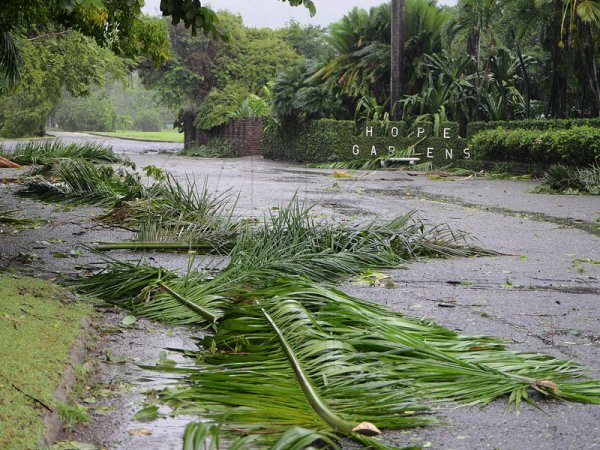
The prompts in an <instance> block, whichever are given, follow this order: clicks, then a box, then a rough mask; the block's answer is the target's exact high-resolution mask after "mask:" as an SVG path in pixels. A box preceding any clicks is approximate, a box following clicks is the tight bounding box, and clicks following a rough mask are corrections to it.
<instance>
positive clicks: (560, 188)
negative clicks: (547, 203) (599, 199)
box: [533, 164, 600, 195]
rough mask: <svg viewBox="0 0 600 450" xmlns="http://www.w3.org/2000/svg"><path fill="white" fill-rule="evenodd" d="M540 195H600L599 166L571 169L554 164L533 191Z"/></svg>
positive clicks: (570, 167)
mask: <svg viewBox="0 0 600 450" xmlns="http://www.w3.org/2000/svg"><path fill="white" fill-rule="evenodd" d="M533 191H534V192H541V193H544V192H546V193H556V194H587V195H600V166H599V165H592V166H590V167H572V166H565V165H562V164H554V165H552V166H550V167H549V168H548V170H547V171H546V172H545V173H544V176H543V178H542V184H541V186H539V187H538V188H536V189H534V190H533Z"/></svg>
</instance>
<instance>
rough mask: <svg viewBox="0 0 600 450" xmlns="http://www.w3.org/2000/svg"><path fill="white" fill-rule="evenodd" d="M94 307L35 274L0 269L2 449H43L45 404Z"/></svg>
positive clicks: (51, 404) (51, 397) (50, 400)
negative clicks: (82, 323) (74, 299)
mask: <svg viewBox="0 0 600 450" xmlns="http://www.w3.org/2000/svg"><path fill="white" fill-rule="evenodd" d="M92 312H93V309H92V307H91V305H89V304H85V303H82V302H77V301H72V300H68V298H67V296H66V295H65V291H64V290H63V289H62V288H60V287H58V286H56V285H53V284H51V283H49V282H46V281H43V280H39V279H37V278H28V277H19V276H13V275H9V274H1V273H0V343H2V345H0V361H1V364H0V448H2V449H7V450H8V449H15V450H17V449H27V448H40V443H41V442H42V439H43V437H44V434H45V432H46V425H45V423H44V421H43V420H42V415H43V414H44V413H45V412H47V410H46V409H45V407H44V406H43V405H42V403H43V404H44V405H47V406H48V407H49V408H52V409H53V410H57V409H58V405H57V402H56V400H55V398H54V392H55V391H56V389H57V387H58V386H59V385H60V384H61V383H62V382H63V373H64V371H65V368H66V367H68V366H69V364H70V354H71V348H72V347H73V344H74V342H75V341H76V340H77V339H78V337H79V336H80V335H81V334H82V327H81V321H82V319H83V318H86V317H90V315H91V314H92Z"/></svg>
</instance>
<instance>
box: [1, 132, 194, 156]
mask: <svg viewBox="0 0 600 450" xmlns="http://www.w3.org/2000/svg"><path fill="white" fill-rule="evenodd" d="M50 136H56V138H58V139H59V140H61V141H64V142H102V143H104V144H106V145H107V146H110V147H112V149H113V150H114V151H115V152H117V153H158V152H161V153H165V152H166V153H176V152H178V151H180V150H183V143H181V142H150V141H135V140H132V139H119V138H113V137H105V136H94V135H92V134H86V133H72V132H66V131H53V132H52V133H50ZM23 142H26V141H1V142H0V146H2V147H3V148H4V149H5V150H10V149H12V148H13V147H14V146H15V145H16V144H19V143H23Z"/></svg>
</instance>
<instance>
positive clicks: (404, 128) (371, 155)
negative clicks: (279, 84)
mask: <svg viewBox="0 0 600 450" xmlns="http://www.w3.org/2000/svg"><path fill="white" fill-rule="evenodd" d="M371 127H372V128H371ZM419 128H420V129H421V130H419ZM367 129H369V130H371V129H372V133H371V132H369V133H368V134H369V135H367ZM444 129H446V130H447V131H446V134H447V135H448V136H450V137H449V138H444V137H443V134H444ZM419 133H420V135H419V136H417V135H418V134H419ZM390 146H393V147H394V148H395V150H396V151H400V150H404V149H407V148H409V147H413V146H414V148H415V153H417V154H420V157H421V161H422V162H425V161H432V162H433V163H434V164H435V165H445V164H448V163H449V162H452V161H455V160H459V159H463V157H464V150H465V149H467V147H468V146H467V141H466V140H465V139H462V138H460V137H458V124H457V123H455V122H449V123H445V124H442V125H441V126H440V129H439V135H438V136H436V133H435V132H434V130H433V126H432V125H431V124H429V123H424V124H419V123H417V124H415V125H410V123H409V122H404V121H400V122H387V123H385V125H382V124H381V123H380V122H366V123H365V124H364V125H363V126H361V127H360V128H358V127H357V126H356V124H355V122H353V121H349V120H339V121H336V120H331V119H322V120H317V121H314V122H312V123H311V124H310V125H309V126H308V127H307V128H306V129H304V130H300V131H297V132H296V133H292V134H290V133H282V132H281V131H280V129H279V128H278V127H276V126H274V125H273V124H271V125H270V126H267V128H266V130H265V135H264V138H263V156H265V157H266V158H271V159H284V160H290V161H299V162H311V163H316V162H329V161H352V160H354V159H375V158H377V157H382V156H386V155H387V154H388V153H389V147H390ZM428 148H429V149H433V150H430V151H429V152H428ZM374 149H375V150H374ZM356 150H358V152H359V153H358V155H357V154H355V152H356ZM450 151H451V153H452V156H453V158H452V161H449V159H448V158H447V156H448V155H449V153H447V152H450ZM428 156H430V157H428Z"/></svg>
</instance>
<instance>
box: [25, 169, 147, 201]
mask: <svg viewBox="0 0 600 450" xmlns="http://www.w3.org/2000/svg"><path fill="white" fill-rule="evenodd" d="M144 191H145V188H144V186H143V185H142V183H141V181H140V178H139V176H137V175H136V174H135V173H131V172H129V171H127V170H125V169H124V168H119V169H116V170H115V169H113V168H112V167H110V166H106V165H96V164H93V163H91V162H89V161H86V160H84V159H69V158H64V159H63V158H61V159H52V160H51V162H50V163H49V169H48V171H47V173H46V174H45V176H44V177H42V176H39V175H38V176H35V177H32V178H30V179H29V180H28V181H27V183H26V184H25V186H24V189H23V190H21V191H20V192H19V194H20V195H24V196H28V197H35V198H37V199H40V200H45V201H57V202H62V203H67V204H88V205H96V206H114V205H116V204H117V203H118V202H120V201H122V200H129V199H134V198H138V197H141V196H143V195H144Z"/></svg>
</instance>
